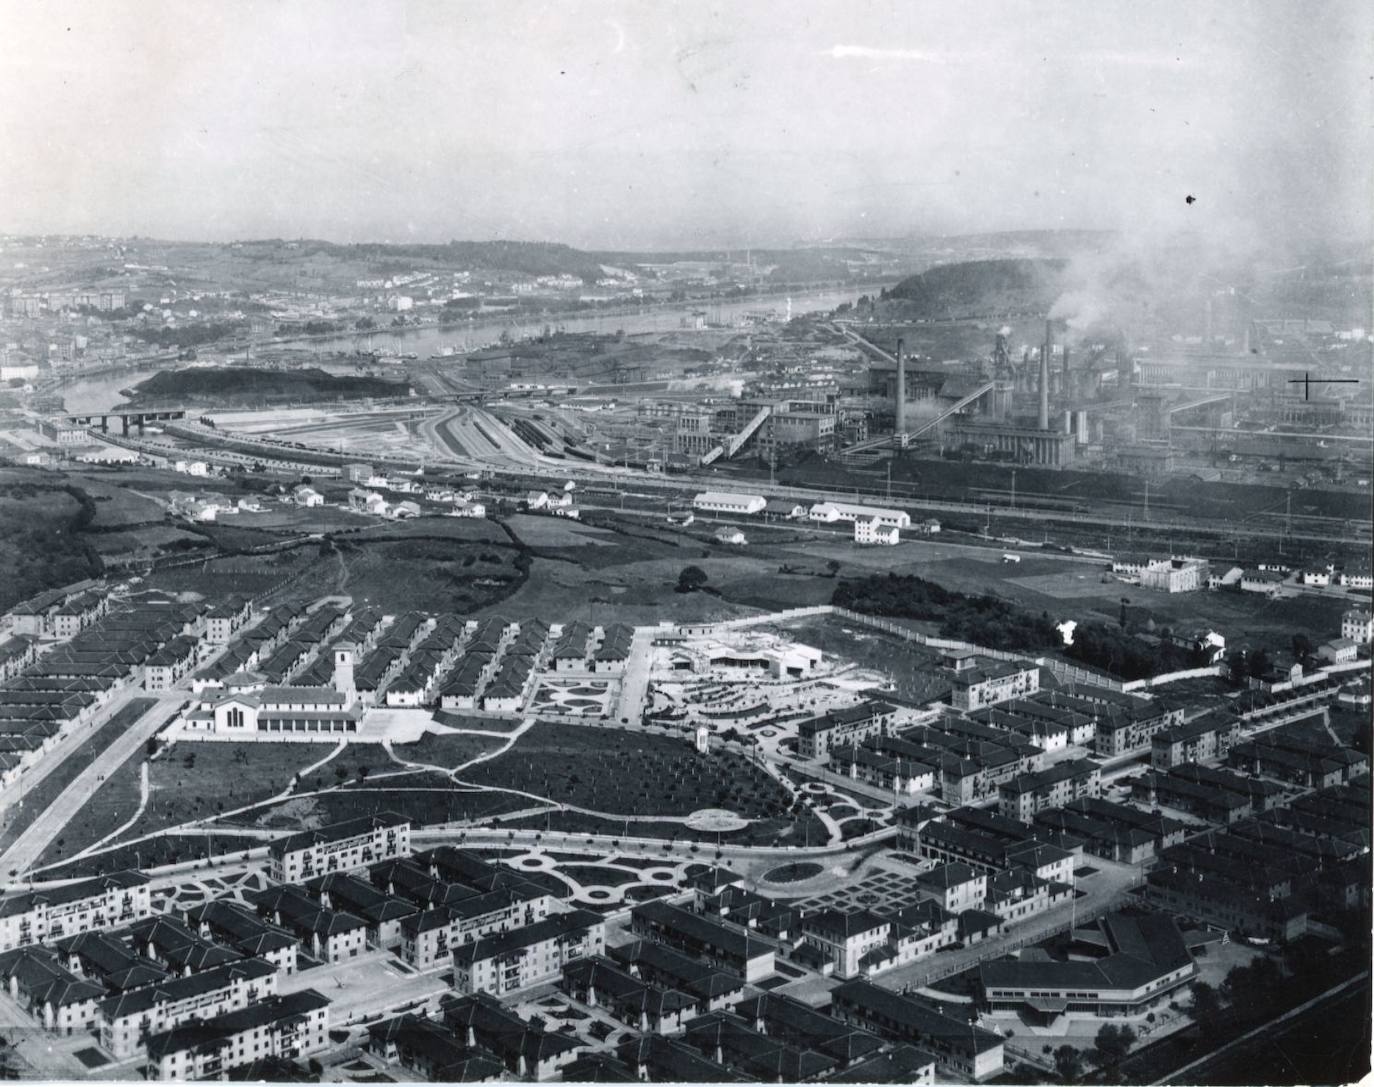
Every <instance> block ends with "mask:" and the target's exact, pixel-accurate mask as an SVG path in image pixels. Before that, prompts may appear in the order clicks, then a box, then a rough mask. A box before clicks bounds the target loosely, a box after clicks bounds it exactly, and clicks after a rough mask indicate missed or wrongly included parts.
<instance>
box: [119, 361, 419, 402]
mask: <svg viewBox="0 0 1374 1087" xmlns="http://www.w3.org/2000/svg"><path fill="white" fill-rule="evenodd" d="M409 392H410V387H409V386H407V385H403V384H400V383H398V382H395V381H383V380H382V379H381V378H375V377H354V376H351V375H344V376H340V375H337V374H330V373H326V372H325V371H324V370H320V369H316V368H313V367H312V368H310V369H304V370H255V369H250V368H248V367H242V366H231V367H224V368H216V369H203V368H193V369H188V370H163V371H161V372H159V373H156V374H154V375H153V376H152V377H150V378H148V379H147V380H146V381H140V382H139V383H138V384H137V385H135V386H134V388H133V390H132V393H133V395H132V400H133V401H134V402H135V403H147V402H149V401H177V402H182V401H186V400H205V401H212V402H213V403H214V404H215V405H216V406H224V405H226V404H261V403H265V402H268V401H292V402H299V401H311V400H357V399H365V398H367V397H391V396H405V395H406V394H407V393H409Z"/></svg>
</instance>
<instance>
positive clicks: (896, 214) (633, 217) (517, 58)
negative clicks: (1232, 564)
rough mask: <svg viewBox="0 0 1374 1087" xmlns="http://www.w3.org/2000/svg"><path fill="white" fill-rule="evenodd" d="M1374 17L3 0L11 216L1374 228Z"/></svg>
mask: <svg viewBox="0 0 1374 1087" xmlns="http://www.w3.org/2000/svg"><path fill="white" fill-rule="evenodd" d="M1370 9H1371V5H1369V4H1368V3H1365V2H1353V0H1352V2H1348V3H1347V2H1344V0H1342V2H1335V3H1321V2H1312V0H1302V2H1299V0H1291V2H1289V0H1285V2H1281V3H1280V2H1272V3H1249V4H1247V3H1242V2H1239V0H1226V2H1220V0H1218V2H1215V3H1211V2H1199V0H1183V2H1161V0H1151V2H1149V3H1143V2H1140V0H1131V2H1128V3H1120V4H1116V3H1102V2H1098V0H1083V2H1073V3H1064V2H1055V0H1036V2H1034V3H1031V2H1026V3H1016V2H1004V3H976V2H968V3H965V2H961V0H941V2H939V3H919V2H908V0H902V2H895V3H873V4H867V5H865V4H862V3H858V2H855V0H835V2H830V3H805V2H801V0H781V2H773V0H737V2H734V3H728V4H708V3H700V2H693V3H683V4H672V3H664V2H659V0H652V2H650V0H645V2H643V3H634V2H622V3H578V2H563V3H548V4H545V3H536V2H526V0H496V2H492V3H486V2H469V0H451V2H442V3H440V2H433V3H430V2H413V3H407V2H404V0H388V2H386V3H376V4H370V3H366V2H362V0H338V2H333V3H322V4H315V3H299V2H294V0H279V2H267V3H259V2H254V0H214V2H198V0H174V2H163V0H127V2H126V0H97V2H94V3H89V4H88V3H72V2H68V0H51V2H44V3H34V2H33V0H0V230H11V231H43V232H84V231H92V232H98V233H107V234H130V233H140V234H152V235H156V236H161V237H176V238H214V239H219V238H233V237H266V236H286V237H296V236H311V237H324V238H330V239H334V240H339V241H355V240H391V241H402V240H407V239H415V240H425V241H431V240H434V241H442V240H446V239H449V238H490V237H509V238H521V239H550V240H560V241H567V242H569V243H572V244H575V245H582V246H601V247H617V246H625V247H651V246H658V247H663V246H674V245H689V244H697V243H700V244H711V245H732V246H742V245H746V244H752V245H764V244H770V243H772V244H775V243H791V242H794V241H815V240H822V239H827V238H834V237H853V236H870V237H876V236H884V235H895V234H904V233H911V232H976V231H985V230H1003V229H1016V228H1040V227H1057V226H1066V227H1093V228H1117V227H1139V226H1141V225H1142V224H1145V225H1148V226H1150V227H1151V228H1152V229H1159V230H1165V231H1168V230H1175V229H1180V228H1183V227H1186V226H1199V227H1202V228H1203V229H1205V230H1217V231H1225V232H1229V233H1231V234H1235V235H1238V236H1244V237H1247V238H1249V237H1253V236H1255V235H1256V234H1261V232H1269V231H1281V232H1283V233H1284V234H1285V235H1298V236H1303V235H1308V234H1331V233H1334V234H1336V235H1337V236H1338V237H1345V238H1350V237H1366V236H1368V234H1369V229H1370V228H1369V224H1370V218H1369V200H1370V193H1371V191H1374V176H1372V175H1371V166H1370V161H1371V156H1370V145H1369V122H1370V119H1371V116H1374V114H1371V108H1370V107H1371V90H1372V88H1374V84H1371V77H1372V76H1374V59H1372V57H1371V53H1372V52H1374V45H1371V40H1372V38H1374V35H1372V33H1371V31H1374V20H1371V18H1370V16H1369V15H1368V14H1367V12H1368V11H1369V10H1370ZM1188 194H1193V195H1194V196H1195V197H1196V198H1197V202H1196V203H1194V204H1192V205H1188V204H1186V203H1185V202H1184V198H1185V196H1186V195H1188ZM1259 240H1260V241H1261V242H1263V241H1264V238H1263V237H1262V236H1261V237H1260V238H1259Z"/></svg>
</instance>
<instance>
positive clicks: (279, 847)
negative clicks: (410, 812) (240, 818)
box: [268, 812, 411, 883]
mask: <svg viewBox="0 0 1374 1087" xmlns="http://www.w3.org/2000/svg"><path fill="white" fill-rule="evenodd" d="M268 852H269V862H268V874H269V875H270V876H271V878H272V879H274V880H276V881H277V882H279V883H299V882H301V881H302V880H306V879H310V878H312V877H314V876H319V875H324V874H325V873H327V872H347V871H350V870H351V869H354V868H362V867H365V866H366V865H369V864H374V863H376V862H377V861H383V860H389V859H390V858H392V857H408V856H410V852H411V849H410V820H409V819H404V818H402V817H401V816H399V815H396V814H395V813H394V812H383V813H381V814H378V815H370V816H364V817H363V818H361V819H350V820H348V821H347V822H343V823H335V824H333V825H332V826H327V827H321V828H320V829H319V830H305V831H301V832H300V833H299V834H293V835H291V836H290V837H289V838H284V839H279V840H278V841H275V842H273V843H272V845H271V846H270V848H269V851H268Z"/></svg>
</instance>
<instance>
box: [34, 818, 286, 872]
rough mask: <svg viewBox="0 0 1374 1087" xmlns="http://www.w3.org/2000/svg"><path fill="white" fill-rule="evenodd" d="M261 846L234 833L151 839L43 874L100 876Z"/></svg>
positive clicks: (178, 835)
mask: <svg viewBox="0 0 1374 1087" xmlns="http://www.w3.org/2000/svg"><path fill="white" fill-rule="evenodd" d="M262 844H263V842H262V841H261V839H258V838H246V837H235V836H234V835H233V834H232V833H225V832H223V831H221V830H214V831H211V832H208V833H206V832H202V833H199V834H168V835H165V836H162V837H158V838H150V839H148V840H147V841H145V842H139V843H137V844H136V845H120V846H113V847H112V848H110V849H102V850H101V851H100V852H99V853H93V854H91V856H89V857H85V858H83V859H81V860H79V861H70V862H68V863H66V864H60V865H57V866H56V867H54V868H52V869H50V870H48V871H46V872H44V873H43V876H44V878H45V879H70V878H75V877H85V876H99V875H103V874H104V873H106V872H116V871H119V870H120V869H123V868H152V867H156V866H157V865H162V864H176V863H178V862H180V861H188V860H204V859H205V858H207V857H222V856H224V855H225V854H227V853H237V852H238V851H240V850H243V849H253V848H257V847H260V846H261V845H262Z"/></svg>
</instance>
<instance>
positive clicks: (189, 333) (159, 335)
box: [132, 321, 244, 348]
mask: <svg viewBox="0 0 1374 1087" xmlns="http://www.w3.org/2000/svg"><path fill="white" fill-rule="evenodd" d="M243 331H244V328H243V326H242V325H241V324H237V323H235V322H233V321H212V322H210V323H209V324H203V325H181V326H179V327H178V328H173V327H172V326H171V325H163V326H162V327H161V328H136V329H133V330H132V333H133V335H135V336H137V337H138V338H139V339H140V340H143V341H144V342H145V343H155V344H157V345H158V346H159V347H178V348H185V347H199V346H200V345H201V344H207V343H214V342H215V341H216V340H223V339H228V338H229V337H231V336H235V335H238V334H240V333H242V332H243Z"/></svg>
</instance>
